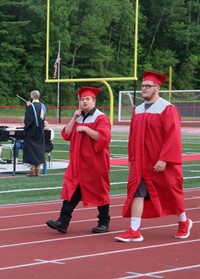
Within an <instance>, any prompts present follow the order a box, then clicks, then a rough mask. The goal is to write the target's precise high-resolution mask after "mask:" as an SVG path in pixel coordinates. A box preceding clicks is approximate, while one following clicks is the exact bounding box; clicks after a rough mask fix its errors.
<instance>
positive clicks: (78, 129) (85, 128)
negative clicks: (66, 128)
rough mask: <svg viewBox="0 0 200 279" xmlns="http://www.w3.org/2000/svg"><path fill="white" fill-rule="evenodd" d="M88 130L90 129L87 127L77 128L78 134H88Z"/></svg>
mask: <svg viewBox="0 0 200 279" xmlns="http://www.w3.org/2000/svg"><path fill="white" fill-rule="evenodd" d="M87 129H88V127H86V126H78V127H77V128H76V132H77V133H79V132H86V130H87Z"/></svg>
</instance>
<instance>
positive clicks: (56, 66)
mask: <svg viewBox="0 0 200 279" xmlns="http://www.w3.org/2000/svg"><path fill="white" fill-rule="evenodd" d="M59 63H60V59H59V56H57V58H56V60H55V62H54V73H53V78H56V75H57V69H58V64H59Z"/></svg>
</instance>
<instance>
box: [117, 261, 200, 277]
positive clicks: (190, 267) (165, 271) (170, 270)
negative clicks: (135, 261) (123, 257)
mask: <svg viewBox="0 0 200 279" xmlns="http://www.w3.org/2000/svg"><path fill="white" fill-rule="evenodd" d="M199 267H200V264H197V265H189V266H183V267H177V268H172V269H165V270H159V271H155V272H150V273H144V274H142V273H141V274H140V273H139V274H135V275H132V276H125V277H117V278H115V279H133V278H139V277H144V276H145V277H152V276H153V275H155V274H162V273H170V272H177V271H182V270H186V269H195V268H199ZM127 273H129V272H127ZM157 278H163V277H157Z"/></svg>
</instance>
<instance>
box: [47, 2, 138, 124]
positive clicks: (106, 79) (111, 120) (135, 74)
mask: <svg viewBox="0 0 200 279" xmlns="http://www.w3.org/2000/svg"><path fill="white" fill-rule="evenodd" d="M50 2H51V0H47V23H46V79H45V82H46V83H58V82H59V83H60V82H62V83H73V82H75V83H76V82H100V83H103V84H104V85H105V86H106V88H107V89H108V92H109V95H110V122H111V124H113V118H114V97H113V92H112V88H111V87H110V85H109V84H108V82H109V81H134V88H136V80H137V79H138V78H137V53H138V11H139V0H136V1H135V41H134V69H133V75H134V76H133V77H104V78H77V79H76V78H75V79H65V78H62V79H50V78H49V49H50V43H49V42H50V8H51V7H50V6H51V4H50Z"/></svg>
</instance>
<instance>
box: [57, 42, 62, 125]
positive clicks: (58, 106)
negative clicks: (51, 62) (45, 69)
mask: <svg viewBox="0 0 200 279" xmlns="http://www.w3.org/2000/svg"><path fill="white" fill-rule="evenodd" d="M57 59H58V79H60V60H61V59H60V41H58V57H57ZM57 117H59V123H60V82H58V84H57Z"/></svg>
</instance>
